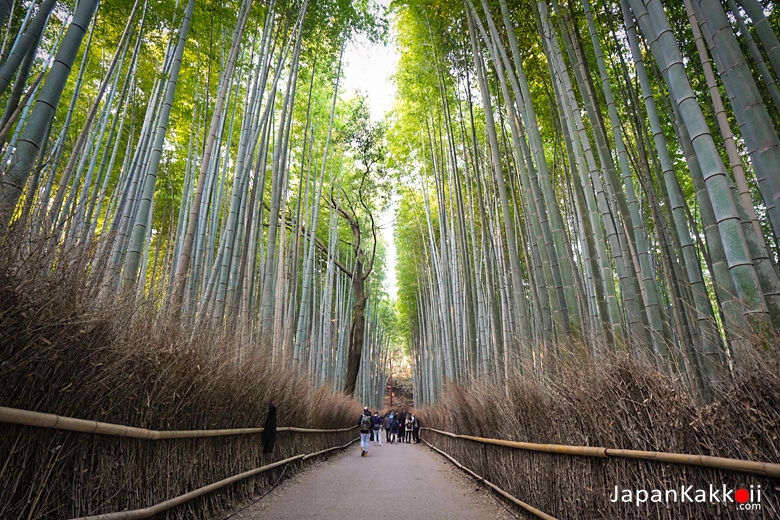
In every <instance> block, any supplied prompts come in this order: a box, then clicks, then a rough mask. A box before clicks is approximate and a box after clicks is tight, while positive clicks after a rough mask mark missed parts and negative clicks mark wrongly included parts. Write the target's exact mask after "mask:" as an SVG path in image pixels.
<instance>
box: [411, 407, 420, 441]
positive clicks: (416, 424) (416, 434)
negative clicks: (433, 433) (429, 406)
mask: <svg viewBox="0 0 780 520" xmlns="http://www.w3.org/2000/svg"><path fill="white" fill-rule="evenodd" d="M412 438H413V439H414V443H415V444H418V443H419V442H420V419H418V418H417V416H416V415H414V414H413V415H412Z"/></svg>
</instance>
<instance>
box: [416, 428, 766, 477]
mask: <svg viewBox="0 0 780 520" xmlns="http://www.w3.org/2000/svg"><path fill="white" fill-rule="evenodd" d="M423 429H424V430H430V431H432V432H436V433H438V434H440V435H445V436H447V437H451V438H453V439H466V440H469V441H473V442H478V443H482V444H493V445H496V446H504V447H507V448H515V449H520V450H527V451H540V452H545V453H560V454H564V455H578V456H583V457H599V458H623V459H635V460H654V461H658V462H669V463H672V464H685V465H688V466H700V467H706V468H714V469H723V470H729V471H737V472H742V473H752V474H755V475H762V476H764V477H770V478H780V464H774V463H771V462H756V461H752V460H740V459H729V458H725V457H711V456H709V455H690V454H685V453H669V452H663V451H641V450H624V449H618V448H602V447H595V446H570V445H567V444H537V443H533V442H521V441H507V440H502V439H488V438H484V437H475V436H473V435H458V434H456V433H451V432H446V431H442V430H437V429H435V428H423Z"/></svg>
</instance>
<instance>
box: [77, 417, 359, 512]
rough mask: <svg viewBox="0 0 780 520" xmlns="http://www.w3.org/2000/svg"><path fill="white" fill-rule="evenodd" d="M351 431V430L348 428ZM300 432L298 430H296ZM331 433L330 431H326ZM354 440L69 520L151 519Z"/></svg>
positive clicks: (343, 446)
mask: <svg viewBox="0 0 780 520" xmlns="http://www.w3.org/2000/svg"><path fill="white" fill-rule="evenodd" d="M348 429H351V428H348ZM297 430H300V428H298V429H296V431H297ZM328 431H332V430H328ZM342 431H343V430H342ZM355 440H357V439H354V440H352V441H350V442H348V443H347V444H344V445H342V446H334V447H332V448H328V449H325V450H320V451H317V452H315V453H307V454H305V455H295V456H294V457H288V458H286V459H284V460H280V461H278V462H274V463H273V464H267V465H265V466H261V467H259V468H255V469H250V470H249V471H244V472H243V473H239V474H238V475H233V476H232V477H228V478H225V479H222V480H220V481H218V482H214V483H213V484H209V485H208V486H203V487H200V488H198V489H194V490H192V491H189V492H187V493H185V494H183V495H179V496H177V497H174V498H171V499H168V500H166V501H164V502H160V503H158V504H155V505H153V506H149V507H144V508H143V509H133V510H129V511H118V512H116V513H104V514H100V515H93V516H82V517H78V518H73V519H71V520H138V519H141V518H151V517H152V516H154V515H157V514H160V513H162V512H164V511H168V510H169V509H173V508H174V507H176V506H179V505H181V504H184V503H186V502H189V501H190V500H194V499H196V498H198V497H200V496H203V495H205V494H206V493H211V492H212V491H216V490H218V489H220V488H223V487H225V486H228V485H230V484H233V483H235V482H238V481H240V480H244V479H247V478H249V477H254V476H255V475H259V474H260V473H263V472H265V471H269V470H271V469H274V468H278V467H279V466H283V465H285V464H290V463H291V462H295V461H298V460H300V461H304V460H306V459H309V458H311V457H316V456H318V455H322V454H325V453H328V452H331V451H335V450H341V449H344V448H346V447H347V446H349V445H350V444H352V443H353V442H355Z"/></svg>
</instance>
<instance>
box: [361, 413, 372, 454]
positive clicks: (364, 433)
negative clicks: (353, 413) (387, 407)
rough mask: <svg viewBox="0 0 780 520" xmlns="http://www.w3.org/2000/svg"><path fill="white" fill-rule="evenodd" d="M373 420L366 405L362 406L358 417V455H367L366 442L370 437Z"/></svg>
mask: <svg viewBox="0 0 780 520" xmlns="http://www.w3.org/2000/svg"><path fill="white" fill-rule="evenodd" d="M372 426H373V421H372V420H371V412H369V411H368V406H365V407H363V414H362V415H361V416H360V417H359V418H358V427H359V428H360V456H361V457H367V456H368V443H369V438H370V437H371V429H372Z"/></svg>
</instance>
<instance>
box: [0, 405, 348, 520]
mask: <svg viewBox="0 0 780 520" xmlns="http://www.w3.org/2000/svg"><path fill="white" fill-rule="evenodd" d="M0 422H2V423H9V424H16V425H21V426H33V427H38V428H49V429H56V430H67V431H73V432H79V433H88V434H102V435H108V436H114V437H129V438H134V439H142V440H149V441H156V440H163V439H192V438H206V437H220V436H229V435H246V434H256V433H261V432H263V431H264V430H265V429H264V428H233V429H220V430H150V429H146V428H136V427H133V426H125V425H122V424H113V423H105V422H99V421H90V420H85V419H76V418H74V417H65V416H61V415H55V414H49V413H41V412H32V411H29V410H21V409H18V408H8V407H5V406H0ZM355 428H357V426H353V427H351V428H338V429H315V428H298V427H295V426H285V427H280V428H277V429H276V431H277V432H284V431H288V432H297V433H339V432H348V431H350V430H354V429H355ZM356 440H357V439H353V440H351V441H349V442H348V443H346V444H342V445H339V446H333V447H330V448H326V449H323V450H319V451H316V452H313V453H307V454H301V455H295V456H292V457H288V458H285V459H283V460H280V461H277V462H274V463H272V464H267V465H265V466H261V467H258V468H254V469H251V470H248V471H244V472H242V473H239V474H237V475H233V476H231V477H227V478H224V479H222V480H219V481H217V482H213V483H211V484H208V485H206V486H202V487H200V488H197V489H194V490H191V491H188V492H187V493H184V494H181V495H179V496H176V497H173V498H170V499H168V500H165V501H163V502H160V503H157V504H154V505H152V506H148V507H144V508H141V509H133V510H125V511H118V512H114V513H103V514H98V515H92V516H83V517H78V518H75V519H73V520H131V519H140V518H150V517H152V516H154V515H157V514H159V513H162V512H164V511H167V510H169V509H172V508H174V507H176V506H178V505H181V504H184V503H186V502H189V501H191V500H194V499H196V498H198V497H201V496H203V495H206V494H207V493H211V492H212V491H216V490H218V489H220V488H223V487H225V486H228V485H230V484H233V483H235V482H239V481H241V480H244V479H247V478H250V477H253V476H255V475H259V474H260V473H264V472H266V471H269V470H271V469H274V468H277V467H279V466H283V465H286V464H290V463H293V462H296V461H305V460H307V459H309V458H312V457H316V456H319V455H323V454H325V453H329V452H331V451H335V450H342V449H344V448H346V447H347V446H349V445H350V444H352V443H354V442H355V441H356Z"/></svg>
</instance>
